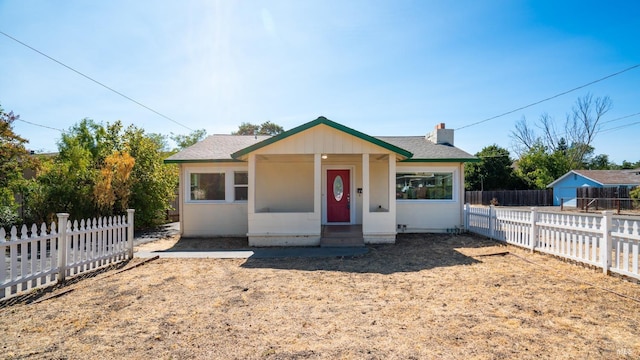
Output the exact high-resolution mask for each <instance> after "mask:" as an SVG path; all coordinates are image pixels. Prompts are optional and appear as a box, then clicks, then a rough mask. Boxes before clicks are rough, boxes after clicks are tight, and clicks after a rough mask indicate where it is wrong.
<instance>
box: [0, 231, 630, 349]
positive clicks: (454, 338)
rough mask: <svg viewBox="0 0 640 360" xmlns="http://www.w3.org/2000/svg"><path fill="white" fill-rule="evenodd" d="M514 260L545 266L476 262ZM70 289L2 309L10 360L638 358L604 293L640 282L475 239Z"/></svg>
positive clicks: (99, 280) (621, 310)
mask: <svg viewBox="0 0 640 360" xmlns="http://www.w3.org/2000/svg"><path fill="white" fill-rule="evenodd" d="M156 245H157V244H156ZM163 246H172V244H171V241H169V240H167V242H165V244H164V245H163ZM173 246H176V245H175V244H173ZM506 250H508V251H509V252H512V253H515V254H518V255H520V256H523V257H526V258H527V259H529V260H531V261H533V262H535V263H536V264H540V265H542V266H538V265H534V264H531V263H528V262H525V261H523V260H522V259H520V258H518V257H516V256H513V255H505V256H486V257H485V256H478V255H481V254H487V253H496V252H500V251H506ZM137 261H139V260H137ZM563 274H564V275H563ZM566 276H570V277H572V278H581V279H584V280H586V281H588V282H590V283H592V284H595V285H596V286H592V285H587V284H585V283H581V282H576V281H574V280H571V279H569V278H567V277H566ZM70 287H73V288H74V291H73V292H70V293H68V294H65V295H63V296H61V297H59V298H54V299H51V300H47V301H41V302H39V303H33V304H16V305H12V306H9V307H5V308H3V309H0V331H1V332H2V334H3V336H2V337H0V346H1V347H2V356H3V357H4V358H34V359H40V358H46V359H50V358H55V359H58V358H68V359H86V358H113V359H119V358H132V359H191V358H203V359H215V358H221V359H298V358H313V359H315V358H331V359H334V358H344V359H411V358H415V359H423V358H444V359H454V358H455V359H458V358H472V359H473V358H483V359H484V358H494V359H512V358H554V359H556V358H583V359H586V358H625V357H628V358H637V357H638V356H640V336H639V335H640V330H639V328H640V314H639V312H638V307H639V305H640V304H639V303H638V302H635V301H633V300H629V299H626V298H622V297H620V296H617V295H614V294H611V293H609V292H606V291H603V290H602V289H600V288H599V287H606V288H610V289H613V290H615V291H617V292H620V293H623V294H626V295H628V296H631V297H634V298H640V286H639V285H637V284H635V283H630V282H626V281H624V280H622V279H618V278H614V277H607V276H604V275H602V274H601V273H598V272H597V271H593V270H589V269H585V268H582V267H579V266H575V265H570V264H568V263H564V262H561V261H559V260H556V259H554V258H551V257H548V256H544V255H539V254H530V253H528V252H526V251H523V250H520V249H517V248H515V247H504V246H500V245H497V244H496V243H494V242H491V241H488V240H484V239H480V238H477V237H473V236H452V235H427V236H411V235H407V236H403V237H400V239H399V240H398V243H397V244H396V245H389V246H377V247H372V248H371V251H370V253H369V254H367V255H365V256H362V257H358V258H346V259H340V258H334V259H261V260H256V259H248V260H214V259H194V260H180V259H163V260H156V261H152V262H150V263H148V264H145V265H143V266H140V267H137V268H135V269H132V270H129V271H125V272H122V273H120V274H117V275H114V273H113V272H109V273H103V274H100V275H98V276H95V277H93V278H88V279H85V280H83V281H80V282H78V283H75V284H73V285H70ZM61 290H62V289H61Z"/></svg>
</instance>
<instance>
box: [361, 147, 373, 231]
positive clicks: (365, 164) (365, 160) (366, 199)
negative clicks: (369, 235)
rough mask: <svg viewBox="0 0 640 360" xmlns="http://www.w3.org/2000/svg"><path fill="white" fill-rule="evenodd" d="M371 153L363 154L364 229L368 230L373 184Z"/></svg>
mask: <svg viewBox="0 0 640 360" xmlns="http://www.w3.org/2000/svg"><path fill="white" fill-rule="evenodd" d="M369 175H370V174H369V154H362V188H363V189H362V231H363V232H366V230H365V229H366V228H367V225H368V224H367V221H368V220H369V216H368V214H369V212H370V211H369V210H370V205H369V204H370V201H371V200H370V197H369V194H370V193H371V186H370V181H369Z"/></svg>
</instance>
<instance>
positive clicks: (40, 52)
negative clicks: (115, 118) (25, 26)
mask: <svg viewBox="0 0 640 360" xmlns="http://www.w3.org/2000/svg"><path fill="white" fill-rule="evenodd" d="M0 34H2V35H4V36H6V37H8V38H9V39H11V40H13V41H15V42H17V43H18V44H20V45H23V46H25V47H27V48H29V49H31V50H33V51H35V52H37V53H38V54H40V55H42V56H44V57H46V58H47V59H49V60H51V61H54V62H56V63H58V64H59V65H62V66H64V67H65V68H67V69H69V70H71V71H73V72H75V73H76V74H78V75H80V76H82V77H84V78H86V79H88V80H91V81H93V82H94V83H96V84H98V85H100V86H102V87H103V88H105V89H107V90H109V91H112V92H114V93H116V94H118V95H120V96H122V97H123V98H125V99H127V100H129V101H131V102H133V103H135V104H137V105H139V106H142V107H143V108H145V109H147V110H149V111H151V112H153V113H155V114H157V115H159V116H161V117H163V118H165V119H167V120H169V121H171V122H173V123H175V124H178V125H180V126H182V127H184V128H185V129H187V130H189V131H193V129H191V128H190V127H188V126H186V125H184V124H181V123H179V122H178V121H176V120H173V119H172V118H170V117H168V116H166V115H164V114H162V113H160V112H158V111H156V110H154V109H152V108H150V107H148V106H147V105H145V104H143V103H141V102H139V101H137V100H134V99H132V98H130V97H129V96H127V95H125V94H123V93H121V92H119V91H117V90H115V89H113V88H111V87H109V86H107V85H105V84H103V83H101V82H100V81H98V80H96V79H94V78H92V77H90V76H88V75H85V74H83V73H82V72H80V71H78V70H76V69H74V68H72V67H71V66H69V65H66V64H64V63H63V62H61V61H59V60H56V59H54V58H52V57H51V56H49V55H47V54H45V53H43V52H42V51H40V50H38V49H36V48H34V47H32V46H29V45H27V44H25V43H23V42H22V41H20V40H18V39H16V38H14V37H13V36H11V35H9V34H7V33H5V32H3V31H1V30H0ZM56 130H57V129H56Z"/></svg>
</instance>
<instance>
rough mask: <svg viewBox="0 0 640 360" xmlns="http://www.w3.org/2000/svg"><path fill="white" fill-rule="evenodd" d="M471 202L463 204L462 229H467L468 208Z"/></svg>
mask: <svg viewBox="0 0 640 360" xmlns="http://www.w3.org/2000/svg"><path fill="white" fill-rule="evenodd" d="M470 207H471V204H469V203H466V204H464V231H469V210H470Z"/></svg>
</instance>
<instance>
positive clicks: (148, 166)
mask: <svg viewBox="0 0 640 360" xmlns="http://www.w3.org/2000/svg"><path fill="white" fill-rule="evenodd" d="M122 141H123V143H124V144H125V149H126V150H127V151H128V152H129V154H131V156H132V157H133V158H134V159H135V161H136V163H135V166H134V167H133V170H132V173H131V178H132V183H131V196H130V197H129V206H130V207H132V208H134V209H136V212H135V221H136V225H137V226H141V227H149V226H154V225H157V224H158V223H159V222H161V221H163V220H164V217H165V214H166V211H167V210H168V209H169V208H170V207H171V205H170V201H171V199H173V197H174V191H175V189H176V186H178V169H177V167H176V166H167V165H164V164H163V160H164V153H163V152H162V144H160V143H158V142H157V141H155V140H154V139H153V138H150V137H148V136H146V134H145V133H144V130H143V129H139V128H137V127H135V126H133V125H132V126H130V127H129V128H127V129H126V131H125V132H124V134H123V135H122Z"/></svg>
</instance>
